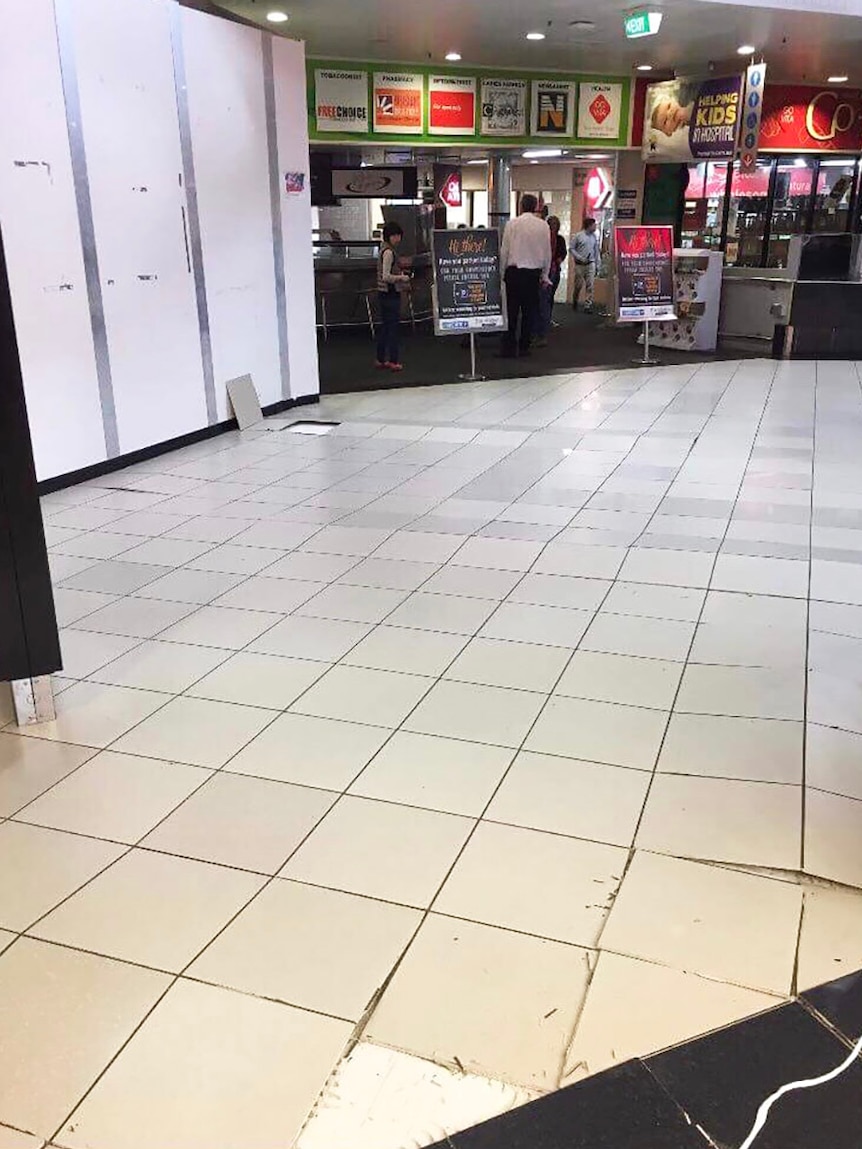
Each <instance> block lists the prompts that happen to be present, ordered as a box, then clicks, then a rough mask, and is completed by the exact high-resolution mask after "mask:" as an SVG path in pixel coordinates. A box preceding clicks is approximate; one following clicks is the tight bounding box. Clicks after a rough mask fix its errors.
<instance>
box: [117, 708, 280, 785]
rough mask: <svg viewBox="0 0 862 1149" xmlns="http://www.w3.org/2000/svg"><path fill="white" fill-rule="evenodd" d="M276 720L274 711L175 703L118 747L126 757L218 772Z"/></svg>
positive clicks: (118, 743) (132, 732) (150, 719)
mask: <svg viewBox="0 0 862 1149" xmlns="http://www.w3.org/2000/svg"><path fill="white" fill-rule="evenodd" d="M272 717H273V716H272V713H271V712H269V711H266V710H260V709H253V708H252V707H250V706H235V705H233V704H232V703H227V702H211V701H209V700H208V699H201V698H174V699H173V700H172V701H170V702H169V703H168V704H167V706H165V707H164V708H163V709H162V710H160V711H159V712H158V713H157V714H154V715H153V716H152V717H151V718H147V719H145V720H144V721H143V722H141V724H140V725H139V726H136V727H135V729H134V730H131V731H129V733H128V734H126V735H124V736H123V737H122V738H120V739H119V741H118V742H117V743H116V745H115V747H114V748H115V749H116V750H119V751H120V752H121V753H124V754H140V755H142V756H143V757H145V758H162V759H164V760H165V761H168V762H170V761H175V762H186V763H188V765H190V766H207V767H209V768H210V769H218V768H219V767H221V766H224V765H225V763H226V762H228V761H229V760H230V759H231V758H232V757H233V756H234V754H237V753H238V752H239V751H240V750H241V749H242V748H243V746H245V745H247V743H249V742H251V740H252V738H254V737H255V736H256V735H258V734H259V733H260V732H261V730H263V728H264V727H265V726H268V725H269V723H270V722H271V721H272Z"/></svg>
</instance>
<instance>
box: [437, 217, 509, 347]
mask: <svg viewBox="0 0 862 1149" xmlns="http://www.w3.org/2000/svg"><path fill="white" fill-rule="evenodd" d="M433 253H434V330H435V332H436V333H437V334H438V335H468V334H470V333H471V332H476V331H502V330H503V328H504V327H505V326H506V321H505V319H504V316H503V283H502V277H501V275H500V235H499V232H498V231H496V229H494V228H475V229H467V228H461V229H460V230H455V231H435V232H434V241H433Z"/></svg>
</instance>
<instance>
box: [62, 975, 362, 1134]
mask: <svg viewBox="0 0 862 1149" xmlns="http://www.w3.org/2000/svg"><path fill="white" fill-rule="evenodd" d="M228 1034H229V1035H230V1040H226V1035H228ZM349 1035H350V1026H349V1025H347V1024H346V1023H344V1022H340V1021H334V1020H333V1019H331V1018H326V1017H320V1016H318V1015H315V1014H311V1013H306V1012H304V1011H302V1010H298V1009H291V1008H290V1007H289V1006H285V1005H278V1004H276V1003H274V1002H269V1001H260V1000H257V999H255V998H251V997H246V996H244V995H243V994H238V993H233V992H231V991H229V990H224V989H215V988H213V987H211V986H204V985H195V984H193V983H191V982H179V983H178V984H177V985H176V986H174V987H173V988H172V989H171V991H170V993H168V995H167V996H166V997H165V1000H164V1001H163V1002H161V1003H160V1004H159V1006H158V1008H157V1009H156V1010H155V1011H154V1012H153V1014H152V1016H151V1017H149V1018H148V1019H147V1022H146V1024H145V1025H144V1026H142V1027H141V1029H140V1030H139V1032H138V1033H137V1034H135V1037H134V1038H133V1040H132V1041H131V1042H130V1043H129V1045H128V1047H127V1048H126V1049H124V1050H123V1053H122V1055H121V1056H120V1057H119V1058H118V1059H117V1060H116V1062H115V1063H114V1064H113V1065H112V1066H111V1068H110V1069H109V1070H108V1072H107V1073H106V1074H105V1076H104V1077H103V1078H102V1080H101V1081H100V1082H99V1084H98V1086H97V1087H96V1088H95V1089H94V1090H93V1092H92V1093H91V1094H90V1095H89V1096H88V1097H87V1099H86V1101H85V1102H84V1104H83V1105H82V1106H81V1108H80V1109H79V1110H78V1111H77V1112H76V1113H75V1114H74V1115H73V1117H72V1119H71V1120H70V1121H69V1122H68V1124H67V1125H66V1127H65V1129H64V1130H63V1131H62V1132H61V1133H60V1136H59V1138H58V1143H59V1144H60V1145H62V1146H69V1147H70V1149H89V1147H90V1146H110V1147H111V1149H153V1146H156V1145H164V1146H168V1145H172V1146H182V1149H236V1147H237V1146H240V1145H242V1146H256V1147H263V1146H267V1147H268V1149H290V1147H291V1146H292V1145H293V1142H294V1139H295V1137H296V1136H297V1134H298V1133H299V1130H300V1127H301V1126H302V1124H303V1122H304V1121H305V1118H306V1117H307V1115H308V1113H309V1111H310V1110H311V1107H312V1105H313V1104H314V1102H315V1100H316V1098H317V1095H318V1093H319V1092H320V1090H321V1089H322V1087H323V1085H324V1083H325V1081H326V1078H327V1077H328V1076H329V1074H330V1072H331V1071H332V1069H333V1068H334V1066H335V1064H336V1062H337V1061H338V1059H339V1057H340V1055H341V1053H342V1051H343V1049H344V1046H345V1044H346V1042H347V1039H348V1037H349ZM177 1082H182V1083H183V1087H182V1088H181V1089H178V1088H177Z"/></svg>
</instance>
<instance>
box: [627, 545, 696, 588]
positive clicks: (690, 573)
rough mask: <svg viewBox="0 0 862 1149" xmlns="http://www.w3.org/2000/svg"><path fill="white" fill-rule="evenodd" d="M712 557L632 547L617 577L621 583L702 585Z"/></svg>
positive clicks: (687, 552) (686, 552) (694, 586)
mask: <svg viewBox="0 0 862 1149" xmlns="http://www.w3.org/2000/svg"><path fill="white" fill-rule="evenodd" d="M714 557H715V556H714V555H711V554H700V553H698V552H695V551H671V550H659V549H657V548H655V547H636V548H635V549H634V550H631V551H629V554H628V557H627V558H626V561H625V562H624V563H623V565H622V569H621V570H620V575H619V577H620V580H621V581H623V582H632V583H655V584H656V585H659V586H681V587H693V588H705V587H708V586H709V580H710V578H711V576H712V567H713V562H714Z"/></svg>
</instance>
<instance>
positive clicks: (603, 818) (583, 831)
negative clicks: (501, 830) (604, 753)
mask: <svg viewBox="0 0 862 1149" xmlns="http://www.w3.org/2000/svg"><path fill="white" fill-rule="evenodd" d="M649 784H650V776H649V774H647V772H646V771H644V770H624V769H622V768H621V767H619V766H603V765H600V764H599V763H596V762H576V761H573V760H572V759H570V758H554V757H551V756H550V755H547V754H531V753H529V752H524V753H521V754H519V755H518V757H517V758H516V759H515V761H514V763H513V765H512V769H511V770H510V771H509V773H508V774H507V775H506V778H505V779H504V780H503V784H502V785H501V787H500V789H499V791H498V792H497V793H496V794H495V795H494V800H493V801H492V803H491V805H490V807H489V808H488V812H487V814H486V815H485V816H486V817H487V818H489V819H491V820H493V821H497V822H506V823H510V824H512V825H515V826H528V827H530V828H532V829H535V830H549V831H551V832H552V833H555V834H568V835H571V836H572V837H574V838H585V839H587V840H589V841H593V842H607V843H609V844H610V845H613V846H625V847H626V848H628V847H629V846H631V844H632V842H633V841H634V835H635V830H636V828H637V824H638V819H639V818H640V814H641V810H642V809H643V804H644V799H645V798H646V794H647V790H648V789H649Z"/></svg>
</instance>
